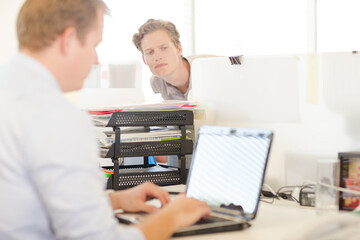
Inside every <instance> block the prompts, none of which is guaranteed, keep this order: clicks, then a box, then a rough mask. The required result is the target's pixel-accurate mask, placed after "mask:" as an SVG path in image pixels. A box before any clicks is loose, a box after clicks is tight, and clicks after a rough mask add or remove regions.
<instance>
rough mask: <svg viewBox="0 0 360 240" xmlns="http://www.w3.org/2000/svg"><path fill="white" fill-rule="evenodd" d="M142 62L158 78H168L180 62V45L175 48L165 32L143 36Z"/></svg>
mask: <svg viewBox="0 0 360 240" xmlns="http://www.w3.org/2000/svg"><path fill="white" fill-rule="evenodd" d="M141 47H142V50H143V60H144V62H145V64H146V65H148V67H149V68H150V71H151V72H152V73H153V74H154V75H156V76H159V77H169V76H171V74H172V73H173V72H174V71H176V69H177V68H178V66H179V63H180V61H181V54H182V48H181V45H180V44H178V46H175V45H174V43H173V42H172V41H171V39H170V37H169V35H168V33H167V32H166V30H157V31H155V32H153V33H149V34H147V35H145V37H144V38H143V40H142V41H141Z"/></svg>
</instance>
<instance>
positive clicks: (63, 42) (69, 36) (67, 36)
mask: <svg viewBox="0 0 360 240" xmlns="http://www.w3.org/2000/svg"><path fill="white" fill-rule="evenodd" d="M74 41H78V39H77V34H76V29H75V28H74V27H67V28H66V29H65V30H64V32H63V33H62V34H61V35H60V51H61V54H62V55H68V54H69V52H70V50H71V49H72V47H73V44H74Z"/></svg>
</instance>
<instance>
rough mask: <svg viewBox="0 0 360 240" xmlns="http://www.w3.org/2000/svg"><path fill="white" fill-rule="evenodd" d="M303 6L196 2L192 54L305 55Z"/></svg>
mask: <svg viewBox="0 0 360 240" xmlns="http://www.w3.org/2000/svg"><path fill="white" fill-rule="evenodd" d="M307 4H308V2H307V1H304V0H291V1H289V0H271V1H269V0H251V1H249V0H196V1H195V50H196V53H197V54H202V53H212V54H219V55H241V54H247V55H249V54H250V55H254V54H255V55H264V54H287V53H302V52H306V51H307V47H308V46H307V29H308V28H307V27H308V26H307V24H308V23H307V11H308V5H307Z"/></svg>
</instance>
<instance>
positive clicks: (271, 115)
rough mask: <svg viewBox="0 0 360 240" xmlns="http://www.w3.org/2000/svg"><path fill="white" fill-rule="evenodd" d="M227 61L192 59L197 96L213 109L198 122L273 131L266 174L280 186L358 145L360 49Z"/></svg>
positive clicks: (310, 176) (309, 174)
mask: <svg viewBox="0 0 360 240" xmlns="http://www.w3.org/2000/svg"><path fill="white" fill-rule="evenodd" d="M279 58H285V59H286V62H281V61H277V60H278V59H279ZM296 59H298V61H294V60H296ZM223 60H224V61H225V60H228V59H226V58H215V59H197V60H195V61H194V62H193V64H192V79H193V91H192V94H193V100H195V101H197V102H198V103H199V105H200V106H204V107H205V109H206V110H207V112H206V115H207V119H206V120H202V121H197V125H198V126H199V125H201V124H215V125H226V126H238V127H254V128H265V129H272V130H274V142H273V147H272V151H271V155H270V160H269V165H268V170H267V174H266V180H265V181H266V183H268V184H269V185H270V186H272V187H273V188H274V189H277V188H279V187H281V186H284V185H301V184H302V183H303V181H305V180H312V181H314V180H315V178H316V160H318V159H323V158H332V159H337V157H338V153H339V152H347V151H360V100H359V99H360V98H359V92H360V81H359V79H360V54H357V53H352V52H339V53H318V54H298V55H294V56H291V55H289V56H286V55H285V56H281V55H274V56H243V57H242V58H241V62H242V64H241V65H239V66H234V65H230V61H227V62H228V65H227V66H225V67H223ZM200 63H201V64H200ZM285 63H286V64H285ZM287 63H289V64H287ZM255 64H256V65H255ZM294 64H296V66H297V67H296V68H295V65H294ZM216 66H218V67H216ZM255 66H256V67H255ZM230 73H231V74H232V75H231V74H230ZM289 83H290V84H289ZM294 86H295V87H296V88H297V89H298V90H296V91H294V89H293V88H294ZM272 93H274V94H275V95H274V96H270V95H271V94H272ZM288 93H291V94H290V96H287V94H288ZM244 97H245V98H244ZM295 98H296V99H298V103H297V102H296V101H294V100H296V99H295ZM259 103H261V104H259ZM261 106H262V107H261ZM286 106H290V107H291V108H290V109H289V111H286ZM278 110H280V112H279V111H278ZM293 110H296V111H297V112H298V118H294V117H293V116H294V113H293ZM279 113H280V114H279ZM288 114H289V116H287V115H288ZM289 117H291V118H289ZM198 126H197V127H198Z"/></svg>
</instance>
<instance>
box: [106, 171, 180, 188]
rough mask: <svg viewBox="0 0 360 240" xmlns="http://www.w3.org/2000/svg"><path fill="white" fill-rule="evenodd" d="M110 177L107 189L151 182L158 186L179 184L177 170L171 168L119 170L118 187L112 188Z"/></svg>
mask: <svg viewBox="0 0 360 240" xmlns="http://www.w3.org/2000/svg"><path fill="white" fill-rule="evenodd" d="M113 177H114V175H111V176H110V178H109V181H108V182H107V184H108V185H107V188H108V189H118V190H121V189H126V188H129V187H133V186H136V185H139V184H142V183H145V182H153V183H155V184H157V185H159V186H166V185H173V184H179V183H180V173H179V170H178V169H171V168H161V167H152V168H141V169H120V170H119V181H118V186H113V183H114V181H113Z"/></svg>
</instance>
